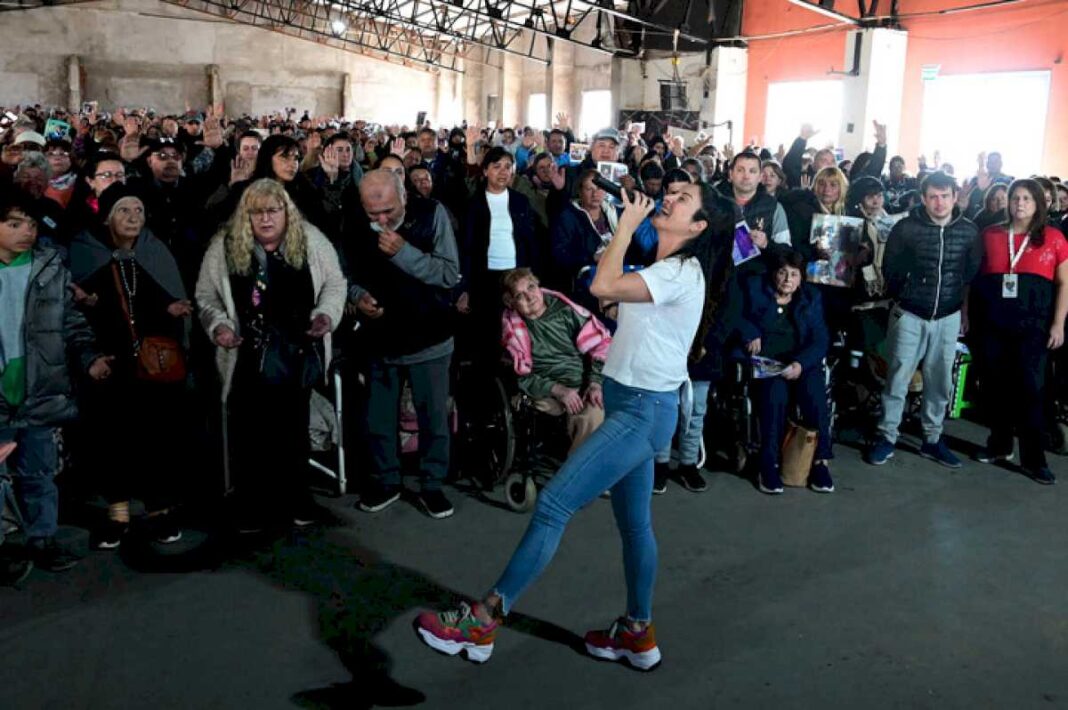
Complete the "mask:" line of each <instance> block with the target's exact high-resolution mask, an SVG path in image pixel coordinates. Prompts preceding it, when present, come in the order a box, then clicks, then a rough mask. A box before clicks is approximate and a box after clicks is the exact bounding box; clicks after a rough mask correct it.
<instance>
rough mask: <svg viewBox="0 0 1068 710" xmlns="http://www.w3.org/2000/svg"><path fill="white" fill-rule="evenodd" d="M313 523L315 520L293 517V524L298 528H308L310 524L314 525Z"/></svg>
mask: <svg viewBox="0 0 1068 710" xmlns="http://www.w3.org/2000/svg"><path fill="white" fill-rule="evenodd" d="M315 523H316V521H315V520H303V519H300V518H293V525H295V526H296V527H298V528H310V527H311V526H312V525H315Z"/></svg>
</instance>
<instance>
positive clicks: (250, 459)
mask: <svg viewBox="0 0 1068 710" xmlns="http://www.w3.org/2000/svg"><path fill="white" fill-rule="evenodd" d="M243 354H244V353H243ZM245 360H246V363H250V362H252V359H251V358H245ZM310 400H311V390H310V389H308V388H306V387H303V386H302V385H300V384H297V383H287V384H270V383H267V382H265V381H264V380H263V379H262V378H261V377H260V375H259V372H258V371H256V370H255V369H254V367H252V366H250V365H246V367H244V368H243V367H242V362H241V359H240V358H239V359H238V365H237V372H236V373H234V384H233V388H232V389H231V391H230V397H229V399H228V402H227V406H228V416H227V423H228V424H227V425H228V431H229V435H230V463H231V470H232V472H233V485H234V489H235V491H234V492H235V495H236V497H237V500H238V505H239V508H240V510H241V512H242V513H243V514H244V515H247V516H249V517H252V518H254V519H264V518H268V517H274V516H278V517H282V516H291V515H292V514H293V513H294V512H296V511H297V510H298V509H299V507H300V506H301V505H304V504H306V503H308V502H310V500H311V493H310V492H309V491H308V452H309V444H308V419H309V408H310V404H309V403H310Z"/></svg>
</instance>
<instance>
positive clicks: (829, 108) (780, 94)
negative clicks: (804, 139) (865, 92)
mask: <svg viewBox="0 0 1068 710" xmlns="http://www.w3.org/2000/svg"><path fill="white" fill-rule="evenodd" d="M804 123H811V124H812V126H813V127H814V128H815V129H817V130H818V131H819V133H817V134H816V135H815V136H814V137H813V138H812V139H811V140H810V141H809V142H808V145H809V147H811V148H824V147H826V146H829V145H837V143H838V134H839V131H840V130H841V127H842V82H841V81H835V80H833V79H832V80H821V81H784V82H778V83H774V84H769V85H768V107H767V118H766V119H765V121H764V145H767V146H771V148H772V150H774V149H775V147H777V146H778V145H779V144H782V145H783V146H784V147H785V148H787V149H789V148H790V144H791V143H792V142H793V141H794V139H795V138H797V135H798V132H799V131H800V129H801V124H804Z"/></svg>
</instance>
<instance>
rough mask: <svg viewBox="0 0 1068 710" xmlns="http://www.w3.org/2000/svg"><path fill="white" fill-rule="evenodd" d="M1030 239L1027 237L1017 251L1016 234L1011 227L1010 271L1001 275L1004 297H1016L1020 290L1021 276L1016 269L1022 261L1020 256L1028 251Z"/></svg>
mask: <svg viewBox="0 0 1068 710" xmlns="http://www.w3.org/2000/svg"><path fill="white" fill-rule="evenodd" d="M1028 241H1030V240H1029V239H1026V238H1025V239H1024V241H1023V244H1021V245H1020V249H1019V251H1017V250H1016V234H1015V233H1014V232H1013V231H1012V227H1009V273H1007V274H1002V276H1001V297H1002V298H1016V296H1017V294H1019V292H1020V277H1019V275H1018V274H1016V273H1014V272H1015V271H1016V265H1017V264H1019V263H1020V257H1022V256H1023V253H1024V252H1025V251H1027V243H1028Z"/></svg>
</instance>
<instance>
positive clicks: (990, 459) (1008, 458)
mask: <svg viewBox="0 0 1068 710" xmlns="http://www.w3.org/2000/svg"><path fill="white" fill-rule="evenodd" d="M1015 459H1016V454H1006V455H1005V456H976V457H975V460H976V461H978V462H979V463H998V462H999V461H1004V462H1006V463H1011V462H1012V461H1014V460H1015Z"/></svg>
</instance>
